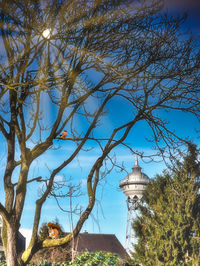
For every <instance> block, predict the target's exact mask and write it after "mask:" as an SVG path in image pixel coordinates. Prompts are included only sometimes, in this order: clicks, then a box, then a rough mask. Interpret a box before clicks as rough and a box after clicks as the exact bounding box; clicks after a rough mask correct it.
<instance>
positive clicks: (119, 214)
mask: <svg viewBox="0 0 200 266" xmlns="http://www.w3.org/2000/svg"><path fill="white" fill-rule="evenodd" d="M168 5H169V6H168V7H169V10H170V12H171V13H177V12H182V11H184V10H188V12H189V18H188V24H189V25H190V26H191V28H192V30H193V31H194V32H195V34H196V35H198V34H199V31H200V18H199V13H198V12H197V10H198V8H199V9H200V4H199V1H188V0H187V1H186V0H184V1H181V0H176V1H173V0H171V2H170V1H169V2H168ZM44 104H45V100H44ZM110 108H112V107H110ZM112 110H113V112H114V113H115V115H116V116H117V118H118V120H119V121H121V120H122V119H124V117H126V115H130V112H129V110H128V109H127V111H126V113H123V112H121V109H118V108H113V109H112ZM49 113H53V111H52V110H49ZM111 116H112V115H111ZM166 117H167V118H168V119H169V120H170V121H171V124H170V127H171V128H174V127H176V130H177V133H178V134H180V135H181V136H183V137H187V136H189V137H193V138H194V141H195V142H196V143H197V144H199V139H198V138H197V134H196V133H195V131H194V127H197V128H198V126H199V124H198V121H197V120H195V119H193V118H191V116H190V115H188V114H182V113H178V112H177V113H176V115H174V113H173V114H172V113H168V114H166ZM50 118H51V115H50V117H49V118H47V119H50ZM110 121H111V119H109V117H105V119H104V124H103V127H101V130H105V128H106V130H111V129H112V127H113V124H111V122H110ZM116 123H117V121H116ZM78 127H80V128H81V126H80V125H78V126H77V128H78ZM148 133H149V131H148V129H147V127H146V126H145V124H144V123H139V124H138V125H137V126H136V127H134V131H133V132H131V135H130V136H129V138H128V139H127V142H128V143H129V144H130V145H131V146H132V147H134V149H137V150H138V151H139V152H144V154H145V155H148V154H150V153H152V146H151V145H150V144H149V143H148V142H146V141H145V137H146V136H147V135H148ZM99 134H101V132H99ZM54 143H55V146H57V147H58V145H60V146H61V149H60V150H56V151H48V152H47V153H46V154H45V156H43V157H41V158H39V159H38V160H37V161H36V162H34V164H33V166H32V168H31V172H30V176H29V178H34V177H36V176H37V175H39V174H40V173H41V172H42V174H43V175H44V176H45V175H46V176H48V174H49V170H48V168H47V167H46V163H47V162H48V163H49V164H50V165H51V167H53V166H57V165H58V164H59V162H60V161H61V160H62V157H63V154H70V152H71V151H72V150H73V145H72V144H71V143H70V142H62V141H58V140H55V142H54ZM98 152H99V151H98V149H97V147H96V146H95V145H94V149H93V150H92V151H91V152H90V153H86V152H82V153H80V155H79V156H78V158H77V159H76V160H75V161H73V162H72V163H71V164H70V165H69V166H68V167H67V168H66V169H65V170H64V171H62V172H61V173H59V175H58V176H57V177H56V178H57V180H58V181H59V180H61V181H62V180H63V178H66V179H69V178H73V180H74V181H75V183H77V184H78V183H79V182H80V181H81V188H82V191H83V193H84V192H85V193H86V182H85V181H86V178H87V174H88V171H89V169H90V166H91V163H92V162H93V161H94V160H95V158H96V155H97V154H98ZM115 154H116V159H117V162H118V163H122V162H124V166H125V168H126V170H127V172H129V173H130V172H131V168H132V167H133V165H134V161H135V157H134V156H133V155H132V154H131V153H130V152H129V151H128V150H127V149H125V148H123V147H122V146H121V147H118V148H117V149H116V150H115ZM5 155H6V149H5V143H3V142H1V151H0V159H1V166H0V169H2V168H3V166H4V165H5ZM158 159H159V158H158ZM139 164H140V166H141V167H142V171H143V172H144V173H146V174H147V175H148V176H149V177H150V178H153V177H154V176H155V175H156V174H157V173H161V172H162V170H163V169H164V168H165V165H164V163H163V162H158V163H153V162H152V163H150V162H144V161H142V160H141V159H139ZM15 174H16V176H17V171H16V173H15ZM125 176H126V173H125V172H123V173H119V172H117V171H115V170H113V171H112V172H111V174H109V176H107V178H106V179H105V180H102V182H101V185H100V186H99V188H98V191H97V200H98V201H97V204H96V206H95V209H94V211H93V214H92V216H91V217H90V218H89V219H88V220H87V221H86V223H85V224H84V226H83V229H82V231H84V230H87V231H88V232H89V233H99V232H100V233H106V234H107V233H109V234H115V235H116V236H117V237H118V239H119V240H120V241H121V243H122V244H124V242H125V231H126V215H127V206H126V197H125V195H124V194H123V193H122V191H121V190H120V189H119V186H118V184H119V181H120V180H121V179H123V178H124V177H125ZM0 186H2V184H1V183H0ZM40 189H42V184H41V185H40V187H39V189H38V187H37V186H36V185H29V187H28V193H27V195H28V197H27V199H26V205H25V211H24V213H23V216H22V220H21V229H22V231H23V230H31V226H32V221H33V215H34V208H35V205H34V202H35V200H36V198H37V196H38V193H40ZM0 193H2V190H0ZM1 195H2V194H1ZM77 202H78V203H79V204H82V205H84V204H85V203H86V202H87V200H86V199H85V197H84V196H82V197H80V198H78V200H77ZM61 204H62V207H63V208H66V209H68V208H69V200H68V199H64V200H62V202H61ZM75 204H76V201H75V202H74V205H75ZM55 218H58V219H59V221H60V223H61V225H62V226H63V228H64V230H65V231H69V230H70V222H69V217H68V214H67V213H63V212H62V211H59V209H58V207H57V204H56V202H55V200H54V199H52V198H49V199H47V202H46V203H45V204H44V206H43V210H42V217H41V223H43V222H49V221H52V220H54V219H55ZM76 219H77V218H76V216H74V224H75V221H76ZM95 219H98V223H96V221H95ZM24 232H25V231H24ZM26 232H29V231H26Z"/></svg>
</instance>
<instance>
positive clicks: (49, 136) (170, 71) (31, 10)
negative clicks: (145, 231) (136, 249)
mask: <svg viewBox="0 0 200 266" xmlns="http://www.w3.org/2000/svg"><path fill="white" fill-rule="evenodd" d="M0 7H1V9H0V18H1V24H0V26H1V29H0V32H1V57H0V68H1V73H0V103H1V105H0V130H1V141H3V142H4V143H6V145H7V162H6V166H5V169H4V172H3V174H2V173H1V177H2V180H3V182H4V191H5V200H3V199H2V198H1V203H0V214H1V215H2V217H3V222H4V226H3V234H2V239H3V244H4V248H5V254H6V260H7V265H8V266H11V265H18V264H20V265H23V264H26V263H27V262H28V261H29V260H30V259H31V257H32V256H33V254H34V253H35V252H36V251H37V250H38V249H40V248H45V247H53V246H59V245H62V244H64V243H67V242H68V241H70V240H71V239H72V236H76V235H77V234H78V233H79V232H80V230H81V227H82V225H83V223H84V222H85V220H86V219H87V218H88V217H89V215H90V213H91V211H92V209H93V207H94V204H95V193H96V189H97V186H98V183H99V180H100V178H101V176H100V171H102V169H103V168H104V162H105V160H106V159H108V158H110V157H109V156H110V155H109V154H110V153H111V152H112V151H113V150H114V149H115V148H116V147H117V146H119V145H124V146H125V147H127V148H128V145H127V144H126V143H125V141H126V138H127V136H129V135H130V134H131V130H132V129H133V128H134V126H135V125H136V124H137V123H139V122H140V121H144V122H145V123H146V124H147V125H148V126H149V127H150V129H151V130H152V135H153V142H154V144H155V145H156V146H157V148H158V154H159V153H160V154H164V153H165V152H166V151H167V150H168V151H171V150H172V149H173V148H177V147H178V145H179V144H181V143H183V142H184V141H183V140H182V139H181V138H180V137H179V136H177V135H176V134H175V133H174V131H170V129H169V127H168V124H167V122H166V121H165V120H164V119H163V117H162V112H161V111H162V110H170V111H180V112H188V113H191V114H193V115H194V116H196V117H197V118H199V111H200V109H199V108H200V99H199V83H200V82H199V65H200V61H199V59H200V57H199V48H198V42H197V41H196V40H193V38H192V37H186V35H184V34H181V25H182V24H183V22H184V20H185V18H184V17H176V18H175V17H170V16H168V15H165V14H164V13H161V10H162V8H163V3H162V1H159V0H150V1H145V0H142V1H137V0H127V1H126V0H92V1H81V0H74V1H71V0H70V1H69V0H65V1H64V0H48V1H42V0H41V1H39V0H36V1H31V0H27V1H23V0H10V1H1V3H0ZM44 99H45V102H46V104H48V106H49V109H51V110H53V115H52V117H51V119H48V113H49V110H48V108H47V106H44V102H43V100H44ZM92 102H95V104H93V105H91V103H92ZM113 108H118V109H119V108H120V109H121V110H122V109H123V108H125V109H127V110H128V115H127V117H125V118H124V121H121V120H120V121H119V120H118V119H117V117H116V116H115V115H114V114H112V119H114V122H113V120H112V123H113V125H112V131H110V130H106V129H105V130H104V131H103V132H102V134H101V137H100V138H99V137H98V136H99V134H98V130H99V128H100V126H101V123H103V117H104V116H105V115H110V113H112V109H113ZM78 119H79V120H78ZM77 120H78V121H81V123H82V124H83V125H84V126H83V127H82V129H81V131H80V130H77V127H76V124H77V122H76V121H77ZM64 129H67V131H68V136H67V139H66V140H65V141H69V142H70V143H71V142H72V143H75V144H76V145H75V146H74V147H75V148H74V150H73V151H72V152H71V154H69V153H66V154H64V153H63V161H62V162H61V163H60V165H59V166H57V167H55V168H51V165H49V166H48V167H49V170H50V174H49V176H48V178H46V179H47V180H48V182H46V188H45V190H44V191H43V193H42V195H40V197H39V198H38V199H37V201H36V206H35V216H34V222H33V233H32V238H31V241H30V244H29V247H28V248H27V250H26V251H25V252H24V253H23V255H22V257H21V258H17V257H18V256H17V250H16V241H17V232H18V230H19V227H20V220H21V216H22V213H23V209H24V202H25V199H26V196H27V187H28V186H31V185H32V184H33V182H37V181H40V180H41V179H44V177H43V176H40V177H37V176H36V177H34V178H30V177H29V174H30V167H31V165H32V164H33V162H34V161H35V160H36V159H37V158H41V160H42V156H43V155H44V154H45V152H47V151H48V150H49V149H51V148H53V146H54V139H55V138H56V137H58V136H59V134H60V133H61V132H62V131H63V130H64ZM147 137H150V136H147ZM91 141H93V142H94V143H96V145H98V146H99V148H100V150H101V154H100V155H97V156H96V160H95V162H94V163H93V164H91V168H90V171H89V173H88V177H87V197H88V205H87V206H85V209H84V210H83V212H82V214H81V216H80V219H79V221H78V222H77V224H76V225H75V227H74V231H73V233H71V234H69V235H67V236H66V237H63V238H60V239H56V240H48V239H47V240H44V241H39V239H38V226H39V222H40V216H41V209H42V206H43V203H44V202H45V201H46V200H47V197H48V196H49V195H50V193H51V191H52V189H53V186H54V180H55V176H56V175H57V174H58V173H59V172H60V171H62V170H63V169H65V167H66V166H68V165H69V163H71V162H72V161H73V160H74V159H75V158H76V157H77V156H78V154H79V153H80V151H81V150H82V149H84V148H87V147H88V142H89V143H91ZM129 148H130V149H131V147H129ZM19 154H20V155H19ZM15 169H20V170H19V175H18V180H17V182H16V181H15V180H14V177H13V176H14V171H15Z"/></svg>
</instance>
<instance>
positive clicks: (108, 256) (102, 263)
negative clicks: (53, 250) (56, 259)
mask: <svg viewBox="0 0 200 266" xmlns="http://www.w3.org/2000/svg"><path fill="white" fill-rule="evenodd" d="M36 265H37V266H69V265H72V266H77V265H80V266H82V265H84V266H108V265H109V266H111V265H128V264H122V263H120V258H119V256H118V255H116V254H113V253H110V252H104V251H98V252H95V253H88V252H83V253H81V254H80V255H78V256H77V257H76V258H75V260H74V261H73V262H66V263H61V264H57V263H50V262H48V261H47V260H44V261H41V262H40V263H39V264H34V263H31V264H29V266H36Z"/></svg>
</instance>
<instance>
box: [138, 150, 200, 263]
mask: <svg viewBox="0 0 200 266" xmlns="http://www.w3.org/2000/svg"><path fill="white" fill-rule="evenodd" d="M199 176H200V164H199V162H198V160H197V150H196V148H195V146H194V145H190V146H189V152H188V154H187V156H186V157H185V158H184V160H183V163H180V162H176V163H175V166H174V167H173V169H171V170H170V172H169V171H168V172H167V171H165V172H164V173H163V175H157V177H156V178H155V179H154V180H152V182H151V184H149V185H148V186H147V189H146V191H145V193H144V204H143V206H142V205H140V207H139V209H140V212H141V215H140V216H139V217H138V218H137V220H136V222H135V223H134V225H133V227H134V230H135V235H136V237H137V239H138V243H137V244H136V245H135V247H134V253H133V257H134V262H135V263H140V264H142V265H145V266H146V265H198V262H199V261H200V255H199V254H200V209H199V202H200V201H199V199H200V195H199V188H200V184H199Z"/></svg>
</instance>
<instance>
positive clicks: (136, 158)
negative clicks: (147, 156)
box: [135, 154, 138, 166]
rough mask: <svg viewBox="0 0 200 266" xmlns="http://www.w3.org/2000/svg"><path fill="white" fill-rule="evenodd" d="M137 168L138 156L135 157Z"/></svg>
mask: <svg viewBox="0 0 200 266" xmlns="http://www.w3.org/2000/svg"><path fill="white" fill-rule="evenodd" d="M135 166H138V155H137V154H136V156H135Z"/></svg>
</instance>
